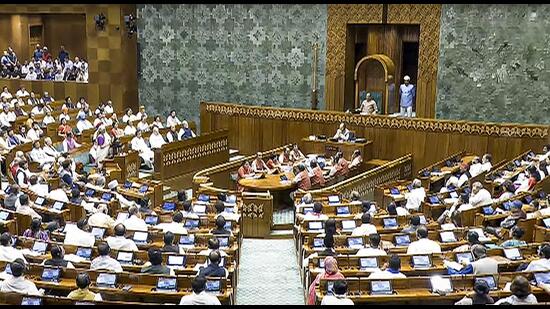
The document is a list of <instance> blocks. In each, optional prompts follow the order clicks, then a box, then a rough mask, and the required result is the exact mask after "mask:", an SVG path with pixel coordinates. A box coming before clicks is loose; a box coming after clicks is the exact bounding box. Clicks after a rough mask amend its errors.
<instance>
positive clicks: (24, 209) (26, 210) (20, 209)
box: [15, 200, 42, 218]
mask: <svg viewBox="0 0 550 309" xmlns="http://www.w3.org/2000/svg"><path fill="white" fill-rule="evenodd" d="M18 202H19V200H17V201H16V205H17V204H18ZM15 212H17V213H19V214H24V215H29V216H31V217H32V218H42V216H41V215H39V214H38V213H37V212H36V211H34V209H32V207H31V206H29V205H19V206H17V209H16V210H15Z"/></svg>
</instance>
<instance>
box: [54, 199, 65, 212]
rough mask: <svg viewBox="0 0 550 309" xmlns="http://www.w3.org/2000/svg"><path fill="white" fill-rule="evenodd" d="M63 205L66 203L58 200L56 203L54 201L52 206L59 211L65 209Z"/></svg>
mask: <svg viewBox="0 0 550 309" xmlns="http://www.w3.org/2000/svg"><path fill="white" fill-rule="evenodd" d="M63 206H65V204H64V203H63V202H60V201H56V202H55V203H53V206H52V208H53V209H55V210H57V211H61V210H62V209H63Z"/></svg>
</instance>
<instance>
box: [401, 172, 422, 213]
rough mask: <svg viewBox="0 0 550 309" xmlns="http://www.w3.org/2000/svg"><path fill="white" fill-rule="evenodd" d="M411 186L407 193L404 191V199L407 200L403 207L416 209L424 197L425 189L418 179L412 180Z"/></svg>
mask: <svg viewBox="0 0 550 309" xmlns="http://www.w3.org/2000/svg"><path fill="white" fill-rule="evenodd" d="M412 187H413V189H412V190H411V191H410V192H409V193H405V199H406V200H407V204H406V205H405V208H407V210H409V211H411V210H414V211H418V210H419V208H420V204H421V203H422V202H423V201H424V199H425V198H426V189H424V187H422V182H421V181H420V179H415V180H413V182H412Z"/></svg>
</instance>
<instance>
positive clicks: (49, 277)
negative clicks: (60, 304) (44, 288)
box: [42, 268, 60, 281]
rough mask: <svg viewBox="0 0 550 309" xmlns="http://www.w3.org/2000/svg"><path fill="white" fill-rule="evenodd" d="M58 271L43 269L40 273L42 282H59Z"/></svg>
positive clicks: (56, 269)
mask: <svg viewBox="0 0 550 309" xmlns="http://www.w3.org/2000/svg"><path fill="white" fill-rule="evenodd" d="M59 275H60V269H59V268H44V270H43V271H42V280H43V281H59Z"/></svg>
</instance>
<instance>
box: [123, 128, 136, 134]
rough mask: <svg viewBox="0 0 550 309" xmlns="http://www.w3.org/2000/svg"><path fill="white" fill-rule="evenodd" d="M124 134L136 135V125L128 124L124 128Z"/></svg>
mask: <svg viewBox="0 0 550 309" xmlns="http://www.w3.org/2000/svg"><path fill="white" fill-rule="evenodd" d="M124 135H136V128H135V127H134V126H126V128H124Z"/></svg>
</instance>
